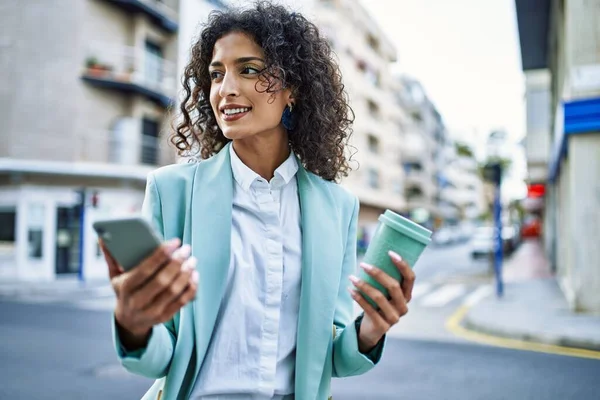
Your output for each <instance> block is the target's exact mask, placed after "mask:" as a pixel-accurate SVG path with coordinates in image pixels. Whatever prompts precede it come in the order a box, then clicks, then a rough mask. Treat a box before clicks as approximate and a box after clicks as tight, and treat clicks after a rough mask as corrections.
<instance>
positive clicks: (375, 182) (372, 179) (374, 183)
mask: <svg viewBox="0 0 600 400" xmlns="http://www.w3.org/2000/svg"><path fill="white" fill-rule="evenodd" d="M367 177H368V179H369V187H370V188H372V189H378V188H379V171H377V170H376V169H372V168H371V169H369V174H368V176H367Z"/></svg>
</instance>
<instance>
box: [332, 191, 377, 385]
mask: <svg viewBox="0 0 600 400" xmlns="http://www.w3.org/2000/svg"><path fill="white" fill-rule="evenodd" d="M358 210H359V203H358V199H357V198H354V209H353V212H352V218H351V220H350V224H349V227H348V237H347V239H346V249H345V252H344V261H343V263H344V264H343V266H342V277H341V280H340V287H339V290H338V299H337V304H336V310H335V316H334V329H335V332H334V333H335V338H334V340H333V357H332V360H333V376H334V377H345V376H353V375H360V374H364V373H365V372H367V371H369V370H370V369H371V368H373V366H374V365H375V364H377V363H378V362H379V360H380V359H381V355H382V352H383V347H384V345H385V337H384V339H383V340H381V341H380V342H379V343H378V344H377V346H375V348H374V349H373V350H372V351H371V352H370V353H369V354H368V355H365V354H362V353H361V352H360V351H359V350H358V328H359V326H360V321H361V319H362V317H359V318H357V319H353V314H354V312H353V310H354V306H353V303H354V300H353V299H352V296H350V293H349V292H348V290H347V287H348V277H349V276H350V274H352V273H354V272H355V270H356V230H357V226H358Z"/></svg>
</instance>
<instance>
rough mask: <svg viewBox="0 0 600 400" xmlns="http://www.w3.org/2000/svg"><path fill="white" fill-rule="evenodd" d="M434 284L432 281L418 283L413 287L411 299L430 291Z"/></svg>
mask: <svg viewBox="0 0 600 400" xmlns="http://www.w3.org/2000/svg"><path fill="white" fill-rule="evenodd" d="M432 287H433V285H432V284H431V283H417V284H415V286H414V287H413V290H412V297H411V300H414V299H418V298H419V297H421V296H423V295H424V294H425V293H427V292H429V291H430V290H431V288H432Z"/></svg>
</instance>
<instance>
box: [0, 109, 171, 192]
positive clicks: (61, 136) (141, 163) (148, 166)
mask: <svg viewBox="0 0 600 400" xmlns="http://www.w3.org/2000/svg"><path fill="white" fill-rule="evenodd" d="M144 129H145V131H144ZM31 136H32V140H31V141H27V142H25V141H23V142H22V143H21V142H19V143H18V144H17V145H13V146H11V157H10V158H0V174H2V173H7V172H8V173H17V174H19V173H31V174H39V175H60V176H72V177H89V178H92V177H95V178H109V179H133V180H136V181H144V180H145V179H146V175H147V174H148V172H150V171H151V170H153V169H155V168H156V167H157V166H161V165H166V164H172V163H174V162H176V161H177V159H176V150H175V148H174V147H173V146H172V145H170V143H169V141H168V139H167V138H166V137H165V136H161V135H158V134H157V132H156V131H154V132H153V131H152V130H148V128H147V127H146V126H145V122H144V121H142V120H138V119H133V118H123V119H121V120H120V121H119V122H118V123H117V124H115V126H114V127H113V129H111V130H93V129H89V130H84V131H83V132H78V133H76V134H73V135H69V134H65V133H64V132H58V133H56V132H55V133H48V132H44V133H36V134H32V135H31ZM32 143H34V144H35V145H32Z"/></svg>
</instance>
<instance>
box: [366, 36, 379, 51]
mask: <svg viewBox="0 0 600 400" xmlns="http://www.w3.org/2000/svg"><path fill="white" fill-rule="evenodd" d="M367 44H368V45H369V47H371V48H372V49H373V50H375V51H376V52H379V40H378V39H377V38H376V37H375V36H374V35H372V34H370V33H369V34H367Z"/></svg>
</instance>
